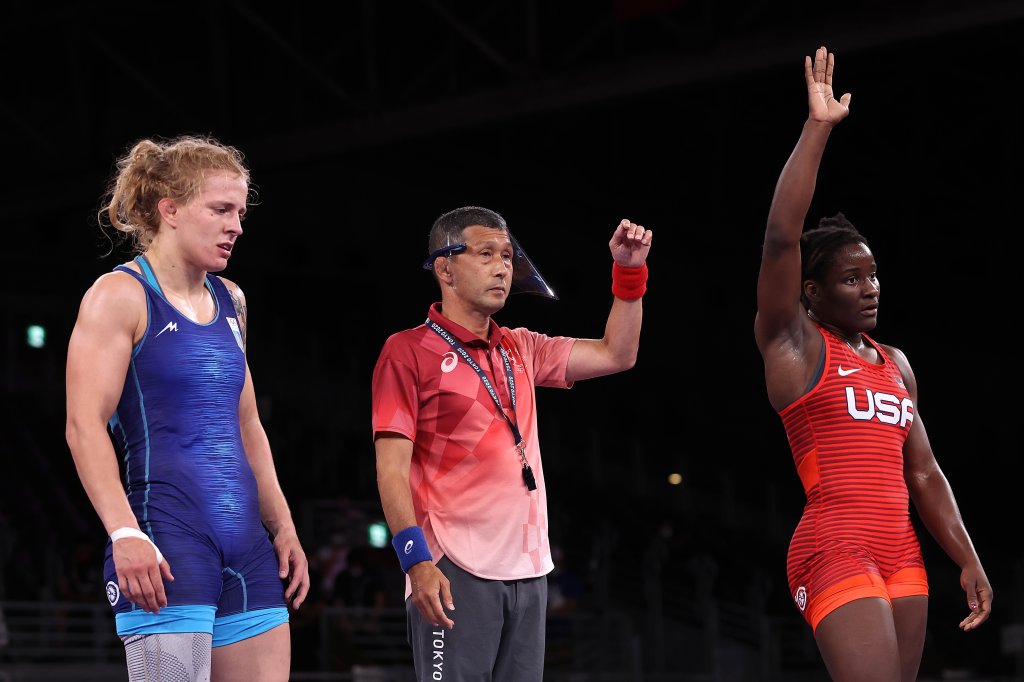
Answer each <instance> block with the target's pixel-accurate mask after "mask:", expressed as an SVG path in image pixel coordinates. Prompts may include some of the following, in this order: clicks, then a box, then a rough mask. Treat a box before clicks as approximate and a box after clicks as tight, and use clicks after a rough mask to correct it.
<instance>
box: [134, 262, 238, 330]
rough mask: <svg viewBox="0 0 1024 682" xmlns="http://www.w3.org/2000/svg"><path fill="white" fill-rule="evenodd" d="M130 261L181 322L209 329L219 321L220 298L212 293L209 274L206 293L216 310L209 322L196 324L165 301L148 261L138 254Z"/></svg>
mask: <svg viewBox="0 0 1024 682" xmlns="http://www.w3.org/2000/svg"><path fill="white" fill-rule="evenodd" d="M132 260H134V261H135V262H136V263H137V264H138V266H139V269H140V270H142V276H143V278H145V280H146V283H147V284H149V286H151V287H153V290H154V291H155V292H156V293H157V295H158V296H159V297H160V298H162V299H163V300H164V303H166V304H167V305H169V306H170V307H171V309H172V310H174V312H176V313H178V316H179V317H181V318H182V319H183V320H186V321H188V322H191V323H192V324H194V325H196V326H197V327H209V326H210V325H212V324H214V323H215V322H216V321H217V320H219V319H220V298H219V297H218V296H217V292H216V291H214V289H213V283H212V282H211V281H210V275H209V274H207V275H206V279H205V284H206V289H207V291H209V292H210V295H211V296H213V302H214V305H215V306H216V310H215V311H214V313H213V319H211V320H210V321H209V322H196V321H195V320H193V319H192V318H191V317H189V316H188V315H186V314H185V313H183V312H181V311H180V310H178V308H177V307H176V306H175V305H174V304H173V303H171V302H170V301H169V300H167V296H165V295H164V290H163V288H162V287H161V286H160V282H159V281H158V280H157V278H156V273H154V272H153V268H152V266H150V264H149V260H148V259H147V258H146V257H145V256H143V255H142V254H139V255H138V256H135V258H133V259H132Z"/></svg>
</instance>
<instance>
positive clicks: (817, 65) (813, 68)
mask: <svg viewBox="0 0 1024 682" xmlns="http://www.w3.org/2000/svg"><path fill="white" fill-rule="evenodd" d="M835 63H836V59H835V55H834V54H833V53H831V52H829V51H828V50H827V49H826V48H825V46H824V45H823V46H821V47H819V48H818V49H817V50H816V51H815V53H814V60H813V61H812V60H811V58H810V57H804V77H805V78H806V80H807V108H808V116H809V117H810V118H811V119H812V120H815V121H820V122H822V123H829V124H831V125H835V124H837V123H839V122H840V121H842V120H843V119H844V118H846V117H847V115H849V113H850V100H851V99H853V95H851V94H850V93H848V92H847V93H844V94H843V95H842V96H841V97H840V98H839V99H836V97H835V93H834V92H833V91H832V72H833V70H834V69H835Z"/></svg>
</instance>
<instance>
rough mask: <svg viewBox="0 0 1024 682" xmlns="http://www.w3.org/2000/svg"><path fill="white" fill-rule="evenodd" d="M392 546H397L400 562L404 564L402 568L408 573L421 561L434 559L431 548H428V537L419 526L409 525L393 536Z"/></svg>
mask: <svg viewBox="0 0 1024 682" xmlns="http://www.w3.org/2000/svg"><path fill="white" fill-rule="evenodd" d="M391 546H392V547H394V548H395V553H396V554H398V562H399V563H400V564H402V570H403V571H405V572H406V573H408V572H409V569H410V568H412V567H413V566H414V565H415V564H418V563H419V562H421V561H432V560H433V559H432V558H431V556H430V550H429V549H427V539H426V538H425V537H423V529H422V528H420V527H419V526H409V527H408V528H406V529H405V530H403V531H402V532H400V533H398V534H396V535H395V537H393V538H391Z"/></svg>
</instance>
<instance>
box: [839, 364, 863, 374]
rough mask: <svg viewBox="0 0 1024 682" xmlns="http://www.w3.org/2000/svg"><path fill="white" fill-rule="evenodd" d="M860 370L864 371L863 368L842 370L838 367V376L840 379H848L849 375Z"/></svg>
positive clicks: (841, 367) (840, 366)
mask: <svg viewBox="0 0 1024 682" xmlns="http://www.w3.org/2000/svg"><path fill="white" fill-rule="evenodd" d="M862 369H864V368H863V367H854V368H853V369H843V366H842V365H839V376H841V377H848V376H850V375H851V374H853V373H854V372H859V371H861V370H862Z"/></svg>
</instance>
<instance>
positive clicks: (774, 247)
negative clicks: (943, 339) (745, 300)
mask: <svg viewBox="0 0 1024 682" xmlns="http://www.w3.org/2000/svg"><path fill="white" fill-rule="evenodd" d="M833 66H834V57H833V56H832V55H831V54H828V52H827V50H825V48H824V47H822V48H819V49H818V50H817V52H816V53H815V56H814V60H813V61H812V60H811V58H810V57H805V58H804V80H805V81H806V84H807V105H808V115H807V120H806V121H805V122H804V126H803V130H802V132H801V134H800V138H799V139H798V140H797V143H796V146H795V147H794V148H793V151H792V152H791V153H790V156H789V159H788V160H787V161H786V164H785V166H783V168H782V172H781V174H780V175H779V179H778V182H777V183H776V185H775V193H774V195H773V196H772V204H771V208H770V209H769V211H768V223H767V226H766V228H765V234H764V245H763V247H762V250H761V268H760V271H759V272H758V277H757V315H756V316H755V318H754V339H755V340H756V342H757V347H758V349H759V350H760V351H761V356H762V358H763V359H764V365H765V381H766V385H767V389H768V399H769V401H770V402H771V404H772V406H773V407H775V409H776V410H780V409H782V408H783V407H784V406H786V405H788V404H789V403H791V402H792V401H793V400H795V399H796V398H797V397H798V396H799V395H800V394H801V392H802V391H803V388H804V387H805V386H806V385H807V381H808V379H809V378H810V373H811V372H812V371H813V367H814V363H815V361H816V360H817V357H818V353H819V352H820V350H821V346H820V336H819V335H818V334H816V333H810V332H812V331H813V324H812V323H811V322H810V321H809V320H808V319H807V316H806V314H805V310H804V307H803V305H802V303H801V301H800V293H801V288H802V286H803V282H802V276H801V266H800V235H801V234H802V233H803V225H804V220H805V219H806V217H807V211H808V209H809V208H810V205H811V198H812V197H813V196H814V189H815V186H816V184H817V176H818V169H819V167H820V166H821V159H822V155H823V154H824V152H825V145H826V143H827V142H828V138H829V135H830V133H831V131H832V128H833V127H834V126H835V125H836V124H837V123H839V121H841V120H843V119H844V118H846V116H847V114H848V113H849V106H848V105H849V103H850V95H849V94H845V95H843V96H842V97H841V98H840V99H838V100H837V99H835V97H833V92H832V71H833Z"/></svg>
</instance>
